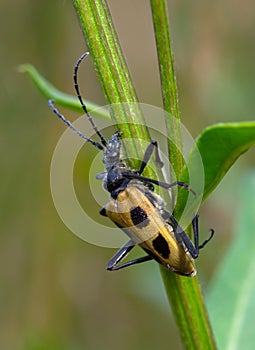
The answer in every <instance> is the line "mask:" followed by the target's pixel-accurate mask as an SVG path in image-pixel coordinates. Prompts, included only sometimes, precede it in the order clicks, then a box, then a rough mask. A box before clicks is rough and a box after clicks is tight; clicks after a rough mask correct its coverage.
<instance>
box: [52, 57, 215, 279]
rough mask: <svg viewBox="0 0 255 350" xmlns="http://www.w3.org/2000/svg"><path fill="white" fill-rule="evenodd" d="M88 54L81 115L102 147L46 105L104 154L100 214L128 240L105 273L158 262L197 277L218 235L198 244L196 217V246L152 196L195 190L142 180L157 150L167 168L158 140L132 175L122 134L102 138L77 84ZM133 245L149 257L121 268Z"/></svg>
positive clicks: (163, 205)
mask: <svg viewBox="0 0 255 350" xmlns="http://www.w3.org/2000/svg"><path fill="white" fill-rule="evenodd" d="M88 54H89V53H88V52H86V53H84V54H83V55H82V56H81V57H80V58H79V59H78V61H77V63H76V65H75V67H74V87H75V90H76V94H77V97H78V99H79V101H80V103H81V106H82V108H83V111H84V112H85V114H86V116H87V118H88V120H89V122H90V123H91V125H92V127H93V129H94V130H95V132H96V134H97V135H98V136H99V138H100V142H95V141H93V140H91V139H89V138H87V137H86V136H84V135H83V134H82V133H81V132H80V131H79V130H77V129H76V128H75V127H74V126H73V125H72V124H71V123H70V122H69V121H68V120H67V119H66V118H65V117H64V116H63V115H62V114H60V113H59V111H58V110H57V109H56V108H55V107H54V101H52V100H49V101H48V103H49V106H50V108H51V109H52V111H53V112H54V113H55V114H56V115H57V116H58V117H59V118H60V119H61V120H62V121H63V122H64V123H65V124H66V125H67V126H68V127H69V128H71V129H72V130H73V131H74V132H75V133H76V134H78V135H79V136H80V137H82V138H83V139H84V140H85V141H88V142H90V143H91V144H92V145H93V146H94V147H96V148H98V149H100V150H102V151H103V163H104V164H105V172H103V173H101V174H99V175H98V176H97V178H98V179H101V180H102V181H103V184H104V188H105V189H106V190H107V191H108V192H109V193H110V195H111V199H110V201H109V202H108V203H107V204H106V205H105V206H104V207H103V208H102V209H101V211H100V214H101V215H104V216H107V217H108V218H109V219H110V220H112V221H113V222H114V223H115V224H116V225H117V226H118V227H119V228H121V229H122V230H123V231H124V232H125V233H126V234H127V236H128V237H129V241H128V242H127V243H126V244H125V245H124V246H123V247H121V248H120V249H119V250H118V251H117V253H116V254H115V255H114V256H113V257H112V259H111V260H110V261H109V263H108V265H107V269H108V270H111V271H112V270H119V269H122V268H125V267H128V266H131V265H134V264H139V263H142V262H145V261H149V260H152V259H154V260H156V261H157V262H158V263H160V264H162V265H163V266H165V267H166V268H167V269H169V270H171V271H173V272H175V273H178V274H180V275H184V276H190V277H192V276H194V275H195V274H196V269H195V267H194V264H193V262H192V259H196V258H197V257H198V254H199V250H200V249H201V248H203V247H204V245H205V244H206V243H207V242H209V241H210V239H211V238H212V237H213V234H214V231H213V230H211V235H210V237H209V238H208V239H207V240H205V241H204V242H203V244H201V245H199V234H198V215H195V217H194V219H193V221H192V226H193V233H194V245H193V243H192V241H191V239H190V238H189V236H188V235H187V234H186V233H185V232H184V230H183V229H182V228H181V227H180V225H179V223H178V222H177V220H176V219H175V218H174V216H173V215H171V214H170V213H169V212H168V211H167V210H166V204H165V202H164V200H163V199H162V198H161V197H160V196H159V195H157V194H156V193H155V192H154V191H153V189H154V187H153V186H154V185H157V186H160V187H163V188H165V189H170V188H171V187H173V186H182V187H184V188H186V189H187V190H190V191H192V189H191V188H190V187H189V185H187V184H185V183H183V182H179V181H176V182H174V183H171V184H167V183H164V182H160V181H158V180H154V179H150V178H147V177H144V176H142V173H143V171H144V168H145V167H146V165H147V163H148V161H149V159H150V158H151V156H152V153H153V151H155V156H156V162H157V164H159V166H160V167H162V166H163V163H162V162H161V160H160V157H159V151H158V144H157V141H155V140H153V141H151V143H150V144H149V146H148V147H147V149H146V152H145V154H144V158H143V160H142V163H141V166H140V169H139V170H131V169H130V168H128V167H127V166H126V164H125V163H124V162H123V161H122V160H121V158H120V150H121V133H120V132H119V131H117V132H116V133H114V134H113V136H112V138H111V139H110V140H109V141H106V139H105V138H104V137H103V135H102V134H101V133H100V131H99V130H98V128H97V126H96V125H95V123H94V121H93V119H92V118H91V116H90V114H89V113H88V111H87V108H86V105H85V104H84V102H83V100H82V97H81V94H80V91H79V86H78V80H77V72H78V68H79V65H80V63H81V62H82V60H83V59H84V58H85V57H87V56H88ZM192 192H193V191H192ZM193 193H194V192H193ZM135 245H139V246H140V247H141V248H142V249H143V250H144V251H145V252H146V253H147V254H146V255H145V256H142V257H141V258H138V259H135V260H131V261H128V262H126V263H122V264H119V263H120V262H121V261H122V260H123V259H124V258H125V257H126V256H127V254H128V253H129V252H130V251H131V249H132V248H133V247H134V246H135Z"/></svg>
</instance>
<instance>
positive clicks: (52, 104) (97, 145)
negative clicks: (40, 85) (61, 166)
mask: <svg viewBox="0 0 255 350" xmlns="http://www.w3.org/2000/svg"><path fill="white" fill-rule="evenodd" d="M48 105H49V107H50V109H51V110H52V112H53V113H55V114H56V115H57V116H58V117H59V119H61V120H62V122H64V123H65V124H66V125H67V126H68V127H69V128H70V129H71V130H72V131H73V132H75V134H77V135H78V136H80V137H81V138H82V139H83V140H85V141H88V142H90V143H91V144H92V145H93V146H95V147H97V148H98V149H100V150H103V149H104V147H103V146H102V145H101V143H99V142H95V141H93V140H91V139H89V138H88V137H86V136H85V135H83V134H82V133H81V132H80V130H78V129H77V128H75V127H74V126H73V124H72V123H71V122H69V120H67V119H66V118H65V117H64V116H63V115H62V114H61V113H59V111H58V110H57V108H56V107H55V106H54V101H53V100H49V101H48Z"/></svg>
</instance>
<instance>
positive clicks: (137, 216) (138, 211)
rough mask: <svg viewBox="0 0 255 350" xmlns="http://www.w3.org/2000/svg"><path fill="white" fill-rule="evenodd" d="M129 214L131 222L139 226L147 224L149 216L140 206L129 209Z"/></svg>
mask: <svg viewBox="0 0 255 350" xmlns="http://www.w3.org/2000/svg"><path fill="white" fill-rule="evenodd" d="M130 216H131V220H132V222H133V224H134V225H135V226H137V227H139V228H143V227H146V226H147V225H149V222H150V220H149V218H148V216H147V214H146V212H145V211H144V210H143V209H142V208H141V207H135V208H133V209H131V210H130Z"/></svg>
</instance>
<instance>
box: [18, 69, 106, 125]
mask: <svg viewBox="0 0 255 350" xmlns="http://www.w3.org/2000/svg"><path fill="white" fill-rule="evenodd" d="M19 70H20V71H21V72H24V73H27V74H28V75H29V77H30V78H31V79H32V81H33V82H34V84H35V85H36V86H37V87H38V89H39V90H40V91H41V92H42V94H43V95H44V96H45V97H46V98H48V99H53V100H54V101H55V102H56V103H58V104H60V105H61V106H63V107H68V108H70V109H73V110H75V111H78V112H82V108H81V104H80V102H79V100H78V98H77V97H76V96H72V95H68V94H65V93H64V92H62V91H60V90H58V89H56V88H55V86H53V85H52V84H51V83H50V82H49V81H48V80H47V79H45V78H44V77H43V76H42V75H41V74H40V73H39V72H38V70H36V68H35V67H33V66H32V65H31V64H23V65H21V66H20V67H19ZM86 106H87V108H88V111H90V112H91V111H94V114H95V115H97V116H99V117H101V118H106V119H109V118H110V116H109V113H108V112H107V111H103V109H102V108H99V106H97V105H96V104H95V103H93V102H90V101H87V100H86Z"/></svg>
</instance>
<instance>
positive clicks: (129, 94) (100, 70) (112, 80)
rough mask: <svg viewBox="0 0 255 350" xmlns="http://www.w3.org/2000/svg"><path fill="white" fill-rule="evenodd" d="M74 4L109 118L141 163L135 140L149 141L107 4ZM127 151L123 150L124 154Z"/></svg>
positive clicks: (90, 0)
mask: <svg viewBox="0 0 255 350" xmlns="http://www.w3.org/2000/svg"><path fill="white" fill-rule="evenodd" d="M73 3H74V6H75V9H76V11H77V14H78V17H79V20H80V24H81V28H82V31H83V33H84V36H85V38H86V43H87V45H88V48H89V51H90V54H91V56H92V58H93V62H94V64H95V69H96V72H97V75H98V79H99V82H100V84H101V87H102V89H103V92H104V94H105V97H106V99H107V101H108V103H109V104H111V110H112V117H113V119H114V121H115V122H116V124H117V125H118V126H120V125H121V131H122V132H123V134H124V135H123V139H125V138H129V139H130V140H131V144H132V154H135V155H136V156H138V157H139V159H141V156H142V154H143V152H144V149H142V148H141V149H139V148H138V147H137V144H136V143H135V139H140V140H141V139H143V140H146V141H149V140H150V138H149V134H148V130H147V128H146V126H145V123H144V119H143V116H142V113H141V110H140V108H139V104H138V100H137V96H136V92H135V89H134V87H133V85H132V81H131V78H130V75H129V72H128V69H127V65H126V62H125V59H124V57H123V54H122V52H121V48H120V45H119V42H118V38H117V35H116V32H115V29H114V27H113V23H112V19H111V16H110V13H109V9H108V7H107V4H106V2H105V1H104V0H73ZM123 102H128V103H127V104H121V103H123ZM116 103H117V104H118V105H114V104H116ZM129 103H130V104H129ZM138 124H141V125H138ZM124 146H125V144H124ZM129 147H130V145H129ZM129 151H130V150H128V149H126V152H127V154H128V153H130V152H129Z"/></svg>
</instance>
